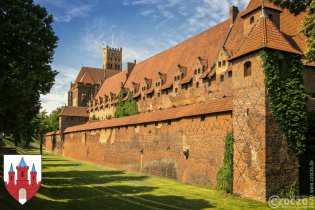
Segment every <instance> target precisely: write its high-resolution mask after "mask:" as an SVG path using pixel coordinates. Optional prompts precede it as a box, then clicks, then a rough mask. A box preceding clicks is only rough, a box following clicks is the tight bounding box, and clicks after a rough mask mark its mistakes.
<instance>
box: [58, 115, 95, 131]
mask: <svg viewBox="0 0 315 210" xmlns="http://www.w3.org/2000/svg"><path fill="white" fill-rule="evenodd" d="M88 120H89V118H88V117H78V116H59V131H61V132H63V131H64V130H65V129H66V128H68V127H71V126H75V125H81V124H84V123H86V122H87V121H88Z"/></svg>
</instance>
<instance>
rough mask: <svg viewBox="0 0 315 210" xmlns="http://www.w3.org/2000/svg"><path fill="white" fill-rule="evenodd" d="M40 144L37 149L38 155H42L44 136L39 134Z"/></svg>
mask: <svg viewBox="0 0 315 210" xmlns="http://www.w3.org/2000/svg"><path fill="white" fill-rule="evenodd" d="M39 139H40V143H39V146H40V147H39V149H40V154H41V155H42V154H43V141H44V134H42V133H41V134H40V138H39Z"/></svg>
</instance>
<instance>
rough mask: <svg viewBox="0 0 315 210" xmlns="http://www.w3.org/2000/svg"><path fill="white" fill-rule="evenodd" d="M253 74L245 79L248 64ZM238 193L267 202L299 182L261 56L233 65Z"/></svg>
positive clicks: (247, 58)
mask: <svg viewBox="0 0 315 210" xmlns="http://www.w3.org/2000/svg"><path fill="white" fill-rule="evenodd" d="M247 61H251V63H252V74H251V76H248V77H244V63H245V62H247ZM233 101H234V108H233V130H234V139H235V143H234V186H233V188H234V193H237V194H240V195H242V196H245V197H248V198H251V199H255V200H261V201H265V200H266V199H268V198H269V197H270V196H271V195H275V194H279V193H280V190H281V189H284V190H287V189H288V188H289V187H290V186H291V185H292V184H294V183H296V184H298V183H297V181H298V169H299V168H298V167H299V164H298V160H297V158H296V156H295V155H294V153H292V151H290V149H289V147H288V144H287V141H286V140H285V139H283V135H282V134H281V131H280V130H279V128H278V126H277V123H276V122H275V120H274V119H273V116H272V114H271V112H270V110H269V108H268V105H267V104H268V103H267V97H266V87H265V80H264V72H263V68H262V63H261V59H260V57H259V54H258V53H256V54H252V55H250V56H245V57H243V58H241V59H238V60H237V61H235V62H234V63H233Z"/></svg>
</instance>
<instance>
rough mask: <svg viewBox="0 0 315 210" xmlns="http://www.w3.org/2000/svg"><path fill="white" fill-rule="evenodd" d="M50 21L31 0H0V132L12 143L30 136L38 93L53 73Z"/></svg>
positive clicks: (53, 42) (53, 38) (48, 84)
mask: <svg viewBox="0 0 315 210" xmlns="http://www.w3.org/2000/svg"><path fill="white" fill-rule="evenodd" d="M52 21H53V18H52V16H51V15H48V14H47V11H46V9H45V8H43V7H41V6H39V5H35V4H34V3H33V1H32V0H6V1H0V28H1V33H0V40H1V41H0V68H1V69H0V91H1V92H0V101H1V105H0V132H2V133H5V134H13V135H14V137H15V140H16V143H17V142H18V141H20V140H21V139H24V140H26V142H29V141H30V140H31V136H32V134H33V133H34V131H35V125H34V123H33V122H34V118H35V117H36V115H37V114H38V112H39V109H40V94H47V93H48V92H49V91H50V89H51V87H52V85H53V83H54V79H55V76H56V75H57V72H56V71H54V70H52V68H51V66H50V63H51V62H52V59H53V54H54V49H55V48H56V47H57V40H58V38H57V37H56V36H55V33H54V31H53V29H52V26H51V24H52Z"/></svg>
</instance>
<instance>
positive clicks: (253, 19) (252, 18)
mask: <svg viewBox="0 0 315 210" xmlns="http://www.w3.org/2000/svg"><path fill="white" fill-rule="evenodd" d="M254 21H255V17H254V16H252V17H250V19H249V23H250V24H253V23H254Z"/></svg>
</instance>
